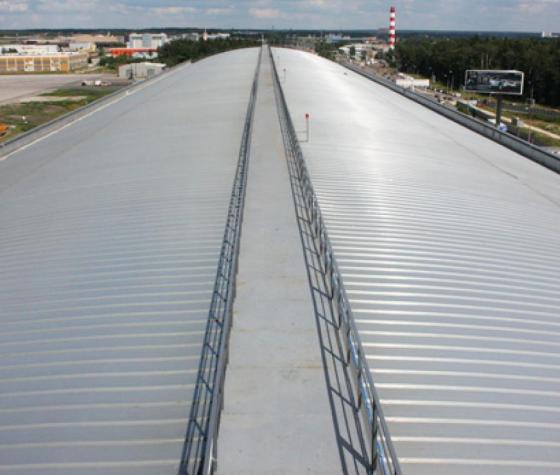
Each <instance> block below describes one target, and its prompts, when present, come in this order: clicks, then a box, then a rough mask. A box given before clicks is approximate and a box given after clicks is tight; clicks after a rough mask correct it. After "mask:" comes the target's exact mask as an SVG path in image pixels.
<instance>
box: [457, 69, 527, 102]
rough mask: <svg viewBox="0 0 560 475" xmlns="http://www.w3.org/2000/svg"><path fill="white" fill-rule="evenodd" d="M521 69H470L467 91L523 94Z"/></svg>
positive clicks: (466, 79) (467, 78)
mask: <svg viewBox="0 0 560 475" xmlns="http://www.w3.org/2000/svg"><path fill="white" fill-rule="evenodd" d="M523 82H524V74H523V73H522V72H521V71H488V70H480V69H476V70H469V71H467V72H466V74H465V91H468V92H478V93H480V94H513V95H518V96H520V95H522V94H523Z"/></svg>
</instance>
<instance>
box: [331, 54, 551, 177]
mask: <svg viewBox="0 0 560 475" xmlns="http://www.w3.org/2000/svg"><path fill="white" fill-rule="evenodd" d="M340 64H341V65H342V66H344V67H345V68H347V69H350V70H351V71H354V72H355V73H357V74H359V75H361V76H364V77H365V78H367V79H370V80H371V81H374V82H376V83H378V84H381V85H382V86H385V87H387V88H389V89H391V90H392V91H394V92H396V93H398V94H401V95H403V96H405V97H407V98H409V99H411V100H413V101H414V102H417V103H418V104H421V105H423V106H425V107H427V108H428V109H431V110H433V111H434V112H437V113H438V114H440V115H443V116H444V117H447V118H448V119H451V120H452V121H454V122H456V123H458V124H460V125H462V126H464V127H467V128H469V129H471V130H473V131H474V132H477V133H479V134H480V135H483V136H484V137H486V138H488V139H490V140H493V141H494V142H497V143H499V144H500V145H503V146H504V147H507V148H509V149H510V150H513V151H514V152H517V153H519V154H520V155H523V156H524V157H527V158H529V159H530V160H532V161H534V162H536V163H539V164H540V165H543V166H544V167H546V168H548V169H549V170H552V171H555V172H556V173H560V157H558V156H556V155H554V154H552V153H549V152H547V151H546V150H544V149H542V148H541V147H538V146H536V145H533V144H531V143H529V142H526V141H525V140H522V139H520V138H519V137H516V136H515V135H511V134H508V133H506V132H501V131H499V130H498V129H497V128H496V127H495V126H492V125H490V124H486V123H484V122H481V121H479V120H476V119H473V118H472V117H470V116H468V115H466V114H463V113H461V112H459V111H456V110H453V109H450V108H448V107H445V106H443V105H441V104H439V103H438V102H437V101H435V100H433V99H430V98H428V97H425V96H422V95H420V94H418V93H416V92H414V91H411V90H410V89H407V88H403V87H400V86H397V85H396V84H395V83H394V82H392V81H389V80H388V79H385V78H382V77H380V76H378V75H376V74H374V73H372V72H369V71H366V70H364V69H362V68H361V67H358V66H356V65H354V64H350V63H346V62H340Z"/></svg>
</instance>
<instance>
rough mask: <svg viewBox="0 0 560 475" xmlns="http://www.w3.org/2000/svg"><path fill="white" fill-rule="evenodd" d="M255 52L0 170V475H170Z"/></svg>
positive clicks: (79, 128)
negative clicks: (37, 474)
mask: <svg viewBox="0 0 560 475" xmlns="http://www.w3.org/2000/svg"><path fill="white" fill-rule="evenodd" d="M257 54H258V50H257V49H251V50H240V51H236V52H232V53H228V54H223V55H218V56H215V57H212V58H209V59H207V60H204V61H201V62H199V63H196V64H194V65H191V66H185V67H180V68H177V69H176V70H174V71H173V72H171V73H168V74H166V75H164V76H161V78H158V79H156V80H154V81H153V82H152V84H150V85H149V86H147V87H145V88H143V89H142V90H138V91H135V92H133V93H131V94H130V95H127V96H124V97H123V98H122V99H120V100H118V101H116V102H115V103H114V104H112V105H111V106H109V107H106V108H103V110H99V111H98V112H96V113H95V114H93V115H90V116H89V117H87V118H85V119H82V120H80V121H78V122H76V123H74V124H73V125H71V126H70V127H67V128H65V129H64V130H61V131H60V132H58V133H56V134H54V135H51V136H49V137H47V138H45V139H44V140H42V141H39V142H37V143H35V144H34V145H32V146H31V147H28V148H25V149H24V150H22V151H20V152H18V153H16V154H14V155H12V156H11V157H10V158H9V159H7V160H5V161H3V162H0V223H1V227H2V233H1V235H0V269H2V272H1V274H0V472H9V473H29V472H30V471H31V470H34V469H38V468H40V470H41V473H42V474H54V473H57V474H60V473H75V472H76V471H77V470H79V471H80V473H91V474H94V473H103V474H109V473H115V474H116V473H118V474H126V473H135V474H139V473H146V474H148V473H149V474H153V473H158V474H163V473H170V474H171V473H176V472H177V469H178V466H179V463H180V457H181V449H182V446H183V442H184V436H185V431H186V425H187V417H188V414H189V406H190V401H189V399H190V396H191V393H192V389H193V384H194V378H195V376H196V370H197V369H198V361H199V357H200V349H201V344H202V337H203V332H204V328H205V325H206V319H207V316H208V309H209V303H210V297H211V292H212V288H213V284H214V279H215V273H216V266H217V262H218V257H219V251H220V247H221V243H222V237H223V231H224V226H225V220H226V216H227V208H228V203H229V198H230V193H231V186H232V183H233V178H234V172H235V166H236V163H237V157H238V152H239V144H240V140H241V134H242V129H243V122H244V118H245V112H246V109H247V103H248V99H249V93H250V89H251V82H252V80H253V72H254V69H255V65H256V61H257ZM224 78H227V81H225V80H224Z"/></svg>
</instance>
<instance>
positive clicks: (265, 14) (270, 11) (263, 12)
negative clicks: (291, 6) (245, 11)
mask: <svg viewBox="0 0 560 475" xmlns="http://www.w3.org/2000/svg"><path fill="white" fill-rule="evenodd" d="M249 15H251V16H252V17H255V18H280V17H281V16H282V15H283V14H282V12H281V11H280V10H278V9H276V8H250V9H249Z"/></svg>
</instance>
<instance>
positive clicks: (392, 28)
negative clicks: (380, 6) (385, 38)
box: [389, 7, 397, 49]
mask: <svg viewBox="0 0 560 475" xmlns="http://www.w3.org/2000/svg"><path fill="white" fill-rule="evenodd" d="M390 12H391V18H390V21H389V47H390V48H391V49H395V43H396V41H397V9H396V8H395V7H391V10H390Z"/></svg>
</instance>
